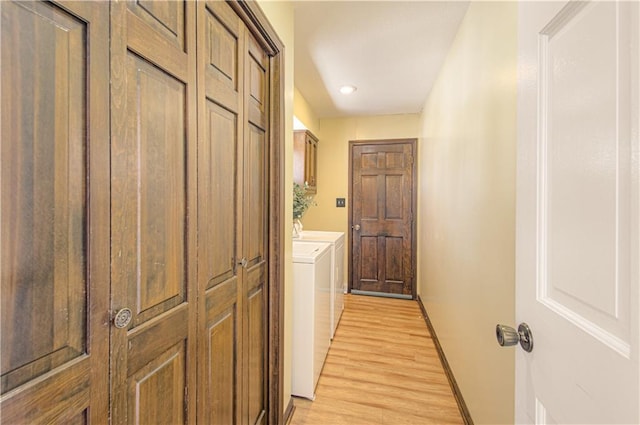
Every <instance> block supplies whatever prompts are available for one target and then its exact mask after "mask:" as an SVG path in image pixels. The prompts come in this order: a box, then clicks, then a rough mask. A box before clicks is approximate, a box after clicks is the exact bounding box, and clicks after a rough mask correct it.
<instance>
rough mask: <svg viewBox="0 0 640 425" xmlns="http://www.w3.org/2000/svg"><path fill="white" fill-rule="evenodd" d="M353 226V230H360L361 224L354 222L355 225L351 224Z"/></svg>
mask: <svg viewBox="0 0 640 425" xmlns="http://www.w3.org/2000/svg"><path fill="white" fill-rule="evenodd" d="M351 228H352V229H353V230H360V225H359V224H354V225H353V226H351Z"/></svg>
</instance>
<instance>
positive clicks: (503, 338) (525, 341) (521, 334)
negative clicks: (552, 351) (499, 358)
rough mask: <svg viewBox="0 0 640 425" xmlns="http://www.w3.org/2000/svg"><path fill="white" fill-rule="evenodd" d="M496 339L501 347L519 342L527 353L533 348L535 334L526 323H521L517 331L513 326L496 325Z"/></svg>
mask: <svg viewBox="0 0 640 425" xmlns="http://www.w3.org/2000/svg"><path fill="white" fill-rule="evenodd" d="M496 339H497V340H498V344H500V346H501V347H509V346H511V345H516V344H517V343H518V342H519V343H520V346H521V347H522V349H523V350H524V351H526V352H527V353H530V352H531V350H533V334H532V333H531V329H530V328H529V325H527V324H526V323H520V325H519V326H518V330H517V331H516V330H515V329H513V328H512V327H511V326H506V325H496Z"/></svg>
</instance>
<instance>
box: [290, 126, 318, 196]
mask: <svg viewBox="0 0 640 425" xmlns="http://www.w3.org/2000/svg"><path fill="white" fill-rule="evenodd" d="M317 164H318V138H317V137H316V136H314V135H313V133H311V132H310V131H309V130H296V131H294V132H293V181H294V182H295V183H298V184H300V185H301V186H304V183H305V182H307V185H308V186H307V193H316V192H317V187H318V175H317V169H318V165H317Z"/></svg>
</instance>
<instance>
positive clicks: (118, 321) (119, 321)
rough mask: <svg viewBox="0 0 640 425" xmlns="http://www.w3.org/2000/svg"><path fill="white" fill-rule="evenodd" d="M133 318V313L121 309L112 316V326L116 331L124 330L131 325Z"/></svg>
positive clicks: (129, 310)
mask: <svg viewBox="0 0 640 425" xmlns="http://www.w3.org/2000/svg"><path fill="white" fill-rule="evenodd" d="M132 317H133V313H132V312H131V309H129V308H126V307H125V308H121V309H120V310H118V312H117V313H116V314H115V316H113V326H115V327H116V328H118V329H122V328H126V327H127V326H129V323H131V318H132Z"/></svg>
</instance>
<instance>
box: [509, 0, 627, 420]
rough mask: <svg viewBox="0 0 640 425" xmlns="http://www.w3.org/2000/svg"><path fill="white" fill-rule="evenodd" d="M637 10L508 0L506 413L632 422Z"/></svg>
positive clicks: (607, 4) (521, 416)
mask: <svg viewBox="0 0 640 425" xmlns="http://www.w3.org/2000/svg"><path fill="white" fill-rule="evenodd" d="M639 9H640V8H639V5H638V2H636V1H633V2H620V3H616V2H608V1H607V2H569V3H565V2H548V3H547V2H545V3H542V2H522V3H520V4H519V18H518V20H519V22H518V37H519V40H518V43H519V46H518V102H519V103H518V184H517V198H518V201H517V243H516V245H517V265H516V279H517V290H516V321H517V322H518V323H520V322H527V323H528V324H529V326H530V328H531V330H532V332H533V338H534V347H533V351H532V352H531V353H526V352H525V351H524V350H522V349H520V348H518V349H517V354H516V422H518V423H532V422H535V423H539V424H547V423H548V424H553V423H582V424H587V423H597V424H612V423H633V424H638V423H640V413H639V410H640V407H639V405H640V391H639V387H640V384H639V381H640V373H639V368H638V357H639V355H640V351H639V347H638V340H639V336H640V330H639V327H640V326H639V322H640V317H639V314H638V306H639V300H640V291H639V290H638V275H639V274H640V265H639V257H640V254H639V248H638V247H639V244H640V229H639V228H640V226H639V224H640V210H639V208H638V198H639V193H640V185H639V178H638V175H639V173H640V171H639V170H640V165H639V163H640V159H639V158H640V145H639V142H638V140H639V137H638V134H639V127H638V121H639V109H638V104H639V101H640V95H639V93H640V88H639V83H640V82H639V73H640V68H639V67H638V56H639V55H638V48H639V43H638V32H639V30H638V21H639V19H638V17H639V16H638V15H639Z"/></svg>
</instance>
